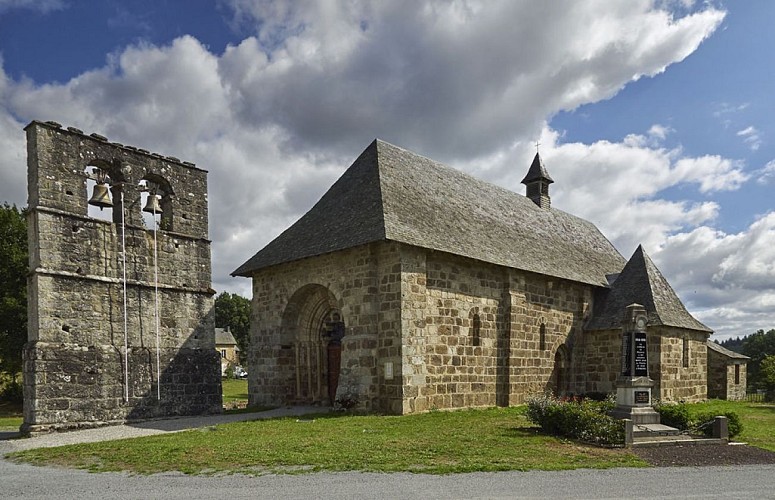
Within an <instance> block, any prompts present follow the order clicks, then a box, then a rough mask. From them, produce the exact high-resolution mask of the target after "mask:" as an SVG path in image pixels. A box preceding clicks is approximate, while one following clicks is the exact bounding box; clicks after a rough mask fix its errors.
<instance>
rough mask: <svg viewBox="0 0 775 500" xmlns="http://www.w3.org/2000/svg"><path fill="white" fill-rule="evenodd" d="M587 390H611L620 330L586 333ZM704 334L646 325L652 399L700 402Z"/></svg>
mask: <svg viewBox="0 0 775 500" xmlns="http://www.w3.org/2000/svg"><path fill="white" fill-rule="evenodd" d="M585 335H586V339H585V362H584V365H585V368H584V370H585V371H586V381H587V382H586V389H585V390H586V391H587V392H613V391H615V390H616V379H617V377H618V376H619V373H620V370H621V346H622V332H621V330H604V331H590V332H586V334H585ZM684 337H686V338H687V341H688V356H689V358H688V366H684V361H683V355H684V350H683V338H684ZM705 339H706V334H704V333H702V332H693V331H683V330H677V329H674V328H668V327H660V326H657V327H649V328H648V356H649V376H650V377H651V378H652V379H653V380H654V386H653V388H652V394H653V397H654V399H663V400H666V401H681V400H683V401H702V400H704V399H705V398H706V397H707V396H706V393H705V387H706V376H707V375H706V351H707V349H706V348H705V345H704V344H705Z"/></svg>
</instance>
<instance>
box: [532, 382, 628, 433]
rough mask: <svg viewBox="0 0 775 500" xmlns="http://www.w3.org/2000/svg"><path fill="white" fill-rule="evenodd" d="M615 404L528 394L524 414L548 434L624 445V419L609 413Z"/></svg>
mask: <svg viewBox="0 0 775 500" xmlns="http://www.w3.org/2000/svg"><path fill="white" fill-rule="evenodd" d="M612 408H613V406H612V403H611V402H610V401H609V400H606V401H592V400H589V399H583V398H578V397H576V398H563V399H558V398H555V397H554V396H552V395H551V394H543V395H537V396H532V397H530V398H528V400H527V411H526V412H525V416H526V417H527V419H528V420H530V421H531V422H532V423H534V424H536V425H538V426H539V427H541V430H543V431H544V432H546V433H548V434H555V435H559V436H565V437H569V438H574V439H580V440H582V441H587V442H591V443H596V444H601V445H623V444H624V421H622V420H617V419H615V418H612V417H610V416H609V415H608V414H607V412H608V411H610V410H611V409H612Z"/></svg>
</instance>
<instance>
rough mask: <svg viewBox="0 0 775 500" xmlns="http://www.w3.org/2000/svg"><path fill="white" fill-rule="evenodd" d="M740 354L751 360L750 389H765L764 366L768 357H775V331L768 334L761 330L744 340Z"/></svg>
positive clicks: (749, 372) (749, 366)
mask: <svg viewBox="0 0 775 500" xmlns="http://www.w3.org/2000/svg"><path fill="white" fill-rule="evenodd" d="M740 352H741V353H742V354H745V355H746V356H748V357H749V358H751V360H750V361H749V362H748V389H753V390H756V389H765V388H766V384H765V378H764V374H763V371H762V364H763V362H764V360H765V358H767V357H768V356H775V329H772V330H770V331H768V332H767V333H764V330H759V331H757V332H756V333H753V334H751V335H748V336H747V337H745V338H743V344H742V346H741V348H740ZM764 366H765V367H766V366H768V365H764Z"/></svg>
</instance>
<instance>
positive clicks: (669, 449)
mask: <svg viewBox="0 0 775 500" xmlns="http://www.w3.org/2000/svg"><path fill="white" fill-rule="evenodd" d="M632 452H633V453H634V454H636V455H638V456H639V457H641V458H642V459H643V460H645V461H647V462H648V463H650V464H651V465H654V466H657V467H680V466H706V465H756V464H775V453H773V452H771V451H767V450H762V449H761V448H756V447H753V446H748V445H744V444H705V445H686V446H681V445H674V446H655V447H636V448H633V449H632Z"/></svg>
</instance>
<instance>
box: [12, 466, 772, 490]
mask: <svg viewBox="0 0 775 500" xmlns="http://www.w3.org/2000/svg"><path fill="white" fill-rule="evenodd" d="M0 498H14V499H27V498H35V499H49V498H50V499H64V498H78V499H91V498H100V499H103V498H111V499H112V498H115V499H125V498H126V499H130V498H131V499H137V498H164V499H178V498H180V499H187V500H191V499H199V498H202V499H208V498H214V499H216V498H217V499H219V500H223V499H238V498H273V499H274V498H293V499H301V498H336V499H348V498H357V499H364V498H380V499H383V498H384V499H391V498H421V499H423V500H426V499H435V498H594V499H604V498H703V499H705V498H725V499H733V498H741V499H742V498H745V499H753V498H775V465H752V466H735V467H691V468H680V467H669V468H651V469H609V470H589V469H580V470H573V471H561V472H545V471H533V472H499V473H474V474H454V475H448V476H431V475H425V474H405V473H401V474H366V473H352V472H348V473H336V474H329V473H325V474H302V475H279V476H278V475H266V476H258V477H247V476H241V475H231V476H218V477H206V476H185V475H183V474H157V475H153V476H129V475H126V474H116V473H101V474H91V473H88V472H83V471H74V470H66V469H56V468H50V467H35V466H31V465H19V464H12V463H9V462H7V461H5V460H3V461H0Z"/></svg>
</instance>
